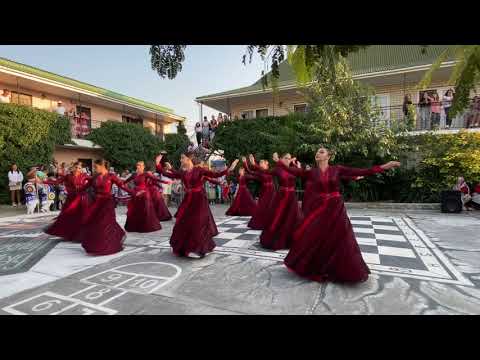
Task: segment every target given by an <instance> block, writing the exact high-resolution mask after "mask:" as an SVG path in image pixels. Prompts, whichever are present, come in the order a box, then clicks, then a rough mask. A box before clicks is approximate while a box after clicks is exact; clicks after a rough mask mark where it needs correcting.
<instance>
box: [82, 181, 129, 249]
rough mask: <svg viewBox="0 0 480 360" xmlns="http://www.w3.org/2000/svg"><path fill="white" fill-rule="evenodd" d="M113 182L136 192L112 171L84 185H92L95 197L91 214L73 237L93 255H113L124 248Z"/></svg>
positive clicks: (90, 209) (124, 188) (127, 190)
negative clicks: (116, 217) (116, 212)
mask: <svg viewBox="0 0 480 360" xmlns="http://www.w3.org/2000/svg"><path fill="white" fill-rule="evenodd" d="M113 184H115V185H117V186H118V187H119V188H121V189H123V190H125V191H126V192H128V193H129V194H133V193H134V191H132V190H130V189H129V188H128V187H127V186H125V185H123V182H122V181H121V180H120V179H118V178H117V177H116V176H115V175H112V174H106V175H103V176H102V175H96V176H94V177H92V178H91V179H90V180H89V181H88V182H87V184H86V185H85V187H84V188H85V189H86V188H87V187H89V186H91V187H93V189H94V192H95V200H94V201H93V202H92V203H91V204H90V207H89V209H88V215H87V216H86V219H85V220H84V222H83V224H82V226H80V227H79V229H78V232H77V234H76V235H75V236H74V240H76V241H79V242H81V243H82V247H83V248H84V249H85V251H86V252H87V253H89V254H92V255H110V254H115V253H117V252H119V251H122V250H123V240H124V239H125V231H123V229H122V227H121V226H120V225H118V223H117V221H116V219H115V201H114V199H113V196H112V185H113Z"/></svg>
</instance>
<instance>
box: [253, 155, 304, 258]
mask: <svg viewBox="0 0 480 360" xmlns="http://www.w3.org/2000/svg"><path fill="white" fill-rule="evenodd" d="M280 164H281V162H278V163H277V165H276V166H275V168H274V169H273V170H271V171H270V173H271V174H272V175H274V176H276V177H277V178H278V183H279V188H278V191H277V192H276V193H275V196H274V198H273V200H272V202H271V204H270V206H269V207H268V208H267V213H266V216H265V227H264V228H263V231H262V233H261V235H260V244H261V245H262V246H263V247H264V248H267V249H272V250H281V249H289V248H290V246H291V244H292V241H293V233H294V231H295V230H296V228H297V225H298V223H299V222H300V220H301V218H302V214H301V212H300V208H299V206H298V200H297V196H296V195H295V180H296V179H295V176H294V175H292V174H290V173H289V172H288V171H287V170H286V167H285V166H283V165H282V166H281V165H280Z"/></svg>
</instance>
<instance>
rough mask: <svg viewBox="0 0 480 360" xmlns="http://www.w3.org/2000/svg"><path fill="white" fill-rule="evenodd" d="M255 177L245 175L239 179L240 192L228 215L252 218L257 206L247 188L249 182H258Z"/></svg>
mask: <svg viewBox="0 0 480 360" xmlns="http://www.w3.org/2000/svg"><path fill="white" fill-rule="evenodd" d="M256 179H257V178H256V177H255V176H251V175H243V176H239V177H238V191H237V195H236V196H235V199H234V200H233V202H232V205H230V207H229V208H228V210H227V212H226V215H229V216H252V215H253V214H254V213H255V209H256V208H257V204H256V203H255V200H253V198H252V194H250V191H249V190H248V188H247V180H256Z"/></svg>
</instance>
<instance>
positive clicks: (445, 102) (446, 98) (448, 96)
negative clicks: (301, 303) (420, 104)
mask: <svg viewBox="0 0 480 360" xmlns="http://www.w3.org/2000/svg"><path fill="white" fill-rule="evenodd" d="M452 102H453V90H452V89H448V90H447V92H446V93H445V95H443V98H442V107H443V111H444V113H445V125H446V127H447V128H449V127H450V126H452V118H451V117H450V114H449V112H450V108H451V107H452Z"/></svg>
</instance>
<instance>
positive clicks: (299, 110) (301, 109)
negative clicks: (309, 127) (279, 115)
mask: <svg viewBox="0 0 480 360" xmlns="http://www.w3.org/2000/svg"><path fill="white" fill-rule="evenodd" d="M293 112H296V113H306V112H307V104H298V105H293Z"/></svg>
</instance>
